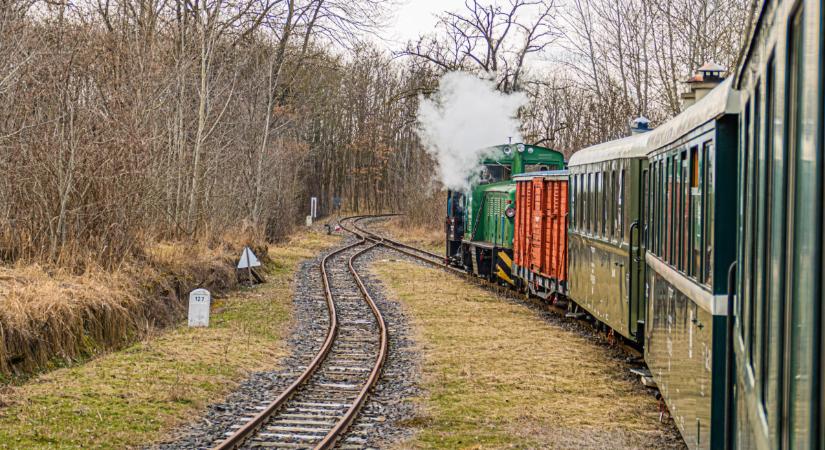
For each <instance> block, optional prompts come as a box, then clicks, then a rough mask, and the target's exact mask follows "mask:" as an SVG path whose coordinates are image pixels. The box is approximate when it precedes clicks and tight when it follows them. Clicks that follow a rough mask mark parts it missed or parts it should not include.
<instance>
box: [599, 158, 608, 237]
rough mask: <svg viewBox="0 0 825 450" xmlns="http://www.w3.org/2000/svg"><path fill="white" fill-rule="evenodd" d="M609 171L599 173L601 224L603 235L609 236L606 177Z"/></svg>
mask: <svg viewBox="0 0 825 450" xmlns="http://www.w3.org/2000/svg"><path fill="white" fill-rule="evenodd" d="M606 175H607V173H606V172H601V173H599V197H600V200H601V201H600V204H601V210H602V212H601V214H600V215H599V221H600V222H601V223H600V226H601V236H602V237H606V236H607V186H606V184H607V180H606V179H605V178H606Z"/></svg>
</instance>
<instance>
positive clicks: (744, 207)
mask: <svg viewBox="0 0 825 450" xmlns="http://www.w3.org/2000/svg"><path fill="white" fill-rule="evenodd" d="M750 123H751V104H750V100H748V101H747V102H746V103H745V107H744V109H743V114H742V144H741V145H742V147H741V150H740V152H739V158H740V159H741V164H742V170H741V173H740V177H741V181H740V184H741V186H740V189H741V193H740V196H739V197H740V203H741V206H740V208H741V217H740V222H741V224H740V230H741V234H742V237H741V239H739V245H740V249H739V260H740V261H741V262H740V264H741V267H740V269H738V272H739V274H740V275H739V279H740V280H741V281H740V284H739V295H738V296H737V297H738V298H737V299H736V301H737V305H736V306H737V310H736V317H737V319H736V322H737V324H738V325H739V338H740V339H742V341H743V342H744V340H745V322H744V320H743V319H744V318H745V299H746V298H747V296H748V293H749V292H750V291H748V292H746V290H745V287H746V286H745V283H746V280H748V275H749V273H750V272H749V270H750V269H749V264H748V260H747V257H746V256H745V243H746V242H748V238H749V235H748V233H749V230H748V229H747V226H746V217H747V215H746V212H747V211H749V209H748V204H747V199H748V193H749V192H750V189H749V187H748V186H749V184H748V183H749V182H750V175H749V174H748V168H749V167H750V166H751V164H749V158H750V156H749V155H750Z"/></svg>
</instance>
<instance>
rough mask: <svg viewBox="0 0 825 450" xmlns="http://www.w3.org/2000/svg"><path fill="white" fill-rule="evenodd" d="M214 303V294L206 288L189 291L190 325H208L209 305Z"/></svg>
mask: <svg viewBox="0 0 825 450" xmlns="http://www.w3.org/2000/svg"><path fill="white" fill-rule="evenodd" d="M211 304H212V294H210V293H209V291H207V290H206V289H195V290H194V291H192V292H190V293H189V326H190V327H208V326H209V307H210V306H211Z"/></svg>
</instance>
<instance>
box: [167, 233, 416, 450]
mask: <svg viewBox="0 0 825 450" xmlns="http://www.w3.org/2000/svg"><path fill="white" fill-rule="evenodd" d="M352 242H354V238H351V237H350V238H347V239H346V240H345V241H344V242H343V243H342V245H341V246H345V245H348V244H350V243H352ZM330 251H332V250H330ZM325 254H326V253H325ZM321 257H322V255H319V256H318V257H316V258H313V259H310V260H307V261H304V262H303V263H302V264H301V267H300V268H299V270H298V272H297V273H296V278H295V295H294V296H293V305H294V306H293V307H294V325H293V329H292V331H291V333H290V337H289V339H288V347H289V349H290V356H288V357H286V358H285V359H283V360H281V361H280V362H278V363H277V364H278V366H279V367H282V369H280V370H273V371H262V372H255V373H252V374H251V375H250V376H249V378H247V379H246V380H245V381H243V382H242V383H241V384H240V385H239V386H238V388H237V389H236V390H235V391H234V392H233V393H231V394H230V395H229V396H228V397H227V398H226V399H225V400H224V401H223V402H220V403H215V404H212V405H210V406H209V407H208V409H207V411H206V414H205V415H204V416H203V417H201V418H200V419H199V420H198V421H197V422H195V423H193V424H191V425H190V426H187V427H184V428H182V429H180V430H178V431H177V432H176V433H175V438H174V440H173V441H170V442H165V443H162V444H160V445H156V446H153V447H151V448H160V449H194V448H210V447H212V446H213V445H214V444H215V443H216V442H218V441H220V440H222V439H223V437H224V433H226V432H227V431H229V430H230V429H231V427H232V426H233V425H237V424H238V420H237V418H238V417H239V416H242V415H244V414H249V413H250V412H251V411H254V409H253V408H254V405H259V404H261V403H263V402H266V401H269V400H271V399H273V398H274V397H275V396H277V394H279V393H280V392H282V391H283V390H284V389H285V388H286V387H287V386H289V384H290V383H291V382H292V381H293V380H294V379H295V378H296V377H297V376H298V375H300V373H301V370H302V369H303V368H304V367H306V365H307V364H308V363H309V361H311V360H312V358H313V357H314V356H315V354H316V353H317V351H318V349H319V348H320V346H321V344H322V342H323V339H324V337H325V336H326V331H327V323H328V313H327V308H326V301H325V299H324V293H323V287H322V282H321V274H320V271H319V270H318V266H319V264H320V261H321ZM388 257H397V254H396V253H394V252H393V253H392V255H390V251H388V250H386V249H380V248H379V249H375V250H373V251H371V252H369V253H367V254H366V255H364V256H363V257H361V258H359V259H358V260H356V269H357V270H359V273H361V275H362V277H363V279H364V282H365V284H366V285H367V288H368V289H369V290H370V294H371V295H372V296H373V299H374V300H375V302H376V303H377V305H378V307H379V308H380V309H381V312H382V314H383V315H384V318H385V320H386V322H387V327H388V332H389V355H388V359H387V362H386V364H385V367H384V372H383V375H382V377H381V379H380V381H379V383H378V385H377V386H376V389H375V392H374V394H373V395H372V396H370V398H369V400H368V401H367V403H366V405H365V406H364V408H363V409H362V412H361V414H360V416H359V418H358V419H357V420H356V421H355V423H354V424H353V426H352V427H351V429H352V430H353V432H354V433H358V434H359V436H360V437H363V438H366V440H367V443H366V446H367V448H370V447H376V448H377V447H382V446H383V445H384V444H386V443H388V442H396V441H398V440H399V439H403V438H404V437H406V436H408V435H409V434H410V433H411V430H409V429H407V428H404V427H400V426H398V423H399V422H400V421H403V420H405V419H410V418H412V417H414V414H413V411H414V406H413V404H412V403H411V402H409V401H408V400H406V399H409V398H410V397H412V396H415V395H417V394H418V393H419V391H418V389H417V387H416V383H417V380H418V379H420V377H419V374H420V370H419V363H420V355H418V354H417V353H416V351H415V346H414V342H413V341H412V338H411V332H410V330H409V321H408V320H407V317H406V316H405V315H404V313H403V311H402V310H401V307H400V305H399V304H398V303H397V302H395V301H393V300H392V299H388V298H387V295H386V293H385V291H384V289H383V287H382V286H381V284H380V282H379V281H378V280H376V279H374V278H373V277H371V276H370V275H369V272H368V270H367V269H368V265H369V264H370V263H371V262H372V261H373V260H375V259H386V258H388Z"/></svg>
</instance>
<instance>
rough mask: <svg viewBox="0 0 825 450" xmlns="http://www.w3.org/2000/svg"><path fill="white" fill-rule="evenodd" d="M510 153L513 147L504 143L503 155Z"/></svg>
mask: <svg viewBox="0 0 825 450" xmlns="http://www.w3.org/2000/svg"><path fill="white" fill-rule="evenodd" d="M510 153H513V149H512V148H510V146H509V145H506V146H505V147H504V154H505V155H509V154H510Z"/></svg>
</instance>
